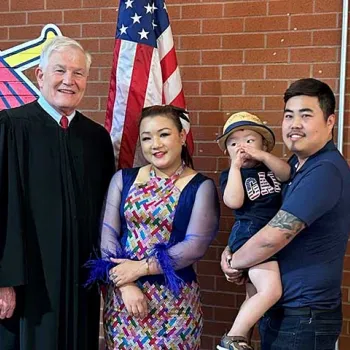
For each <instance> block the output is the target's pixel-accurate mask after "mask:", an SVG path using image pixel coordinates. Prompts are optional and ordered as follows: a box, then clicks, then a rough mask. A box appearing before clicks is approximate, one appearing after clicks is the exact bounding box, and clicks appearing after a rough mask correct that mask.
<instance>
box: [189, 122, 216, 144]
mask: <svg viewBox="0 0 350 350" xmlns="http://www.w3.org/2000/svg"><path fill="white" fill-rule="evenodd" d="M191 129H192V133H193V138H194V139H195V140H196V141H214V140H215V139H216V138H217V136H218V134H219V128H217V127H213V126H201V127H199V126H193V127H192V128H191Z"/></svg>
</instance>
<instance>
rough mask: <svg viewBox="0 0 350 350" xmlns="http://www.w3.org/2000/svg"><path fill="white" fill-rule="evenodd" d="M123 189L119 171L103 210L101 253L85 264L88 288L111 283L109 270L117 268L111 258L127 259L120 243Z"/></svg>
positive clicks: (112, 182) (111, 184) (114, 178)
mask: <svg viewBox="0 0 350 350" xmlns="http://www.w3.org/2000/svg"><path fill="white" fill-rule="evenodd" d="M122 189H123V177H122V171H121V170H119V171H118V172H117V173H116V174H115V175H114V176H113V178H112V180H111V182H110V185H109V188H108V192H107V196H106V199H105V203H104V207H103V210H102V220H101V239H100V252H97V253H96V254H95V257H93V258H92V259H90V260H89V261H87V262H86V264H85V267H87V268H88V269H89V278H88V280H87V282H86V286H89V285H91V284H93V283H95V282H97V283H103V284H107V283H109V278H108V276H109V270H110V269H111V268H112V267H113V266H115V264H114V263H112V262H111V261H110V258H125V254H124V252H123V249H122V247H121V245H120V243H119V238H120V228H121V225H120V214H119V207H120V202H121V194H122ZM99 256H100V257H99Z"/></svg>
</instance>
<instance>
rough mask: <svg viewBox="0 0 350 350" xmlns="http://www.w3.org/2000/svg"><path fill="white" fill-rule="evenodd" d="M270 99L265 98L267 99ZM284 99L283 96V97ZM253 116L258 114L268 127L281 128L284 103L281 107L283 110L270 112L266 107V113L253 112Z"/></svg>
mask: <svg viewBox="0 0 350 350" xmlns="http://www.w3.org/2000/svg"><path fill="white" fill-rule="evenodd" d="M266 98H268V97H265V99H266ZM281 99H282V96H281ZM251 112H252V113H253V114H257V115H258V116H259V118H260V119H261V120H263V121H264V122H265V123H266V125H267V126H270V127H271V126H273V125H274V126H281V125H282V118H283V102H282V105H281V108H279V109H278V110H277V111H271V110H268V108H267V107H265V110H264V111H254V110H251Z"/></svg>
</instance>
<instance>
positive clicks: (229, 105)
mask: <svg viewBox="0 0 350 350" xmlns="http://www.w3.org/2000/svg"><path fill="white" fill-rule="evenodd" d="M262 106H263V99H262V98H261V97H246V96H243V97H222V100H221V108H222V109H226V110H227V109H230V110H232V111H233V110H235V111H240V110H246V109H248V110H249V109H261V108H262Z"/></svg>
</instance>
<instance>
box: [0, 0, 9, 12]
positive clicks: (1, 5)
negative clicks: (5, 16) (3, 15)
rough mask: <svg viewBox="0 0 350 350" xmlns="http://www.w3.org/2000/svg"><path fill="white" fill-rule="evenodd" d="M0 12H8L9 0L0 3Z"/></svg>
mask: <svg viewBox="0 0 350 350" xmlns="http://www.w3.org/2000/svg"><path fill="white" fill-rule="evenodd" d="M0 11H1V12H6V11H10V0H2V1H0Z"/></svg>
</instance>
